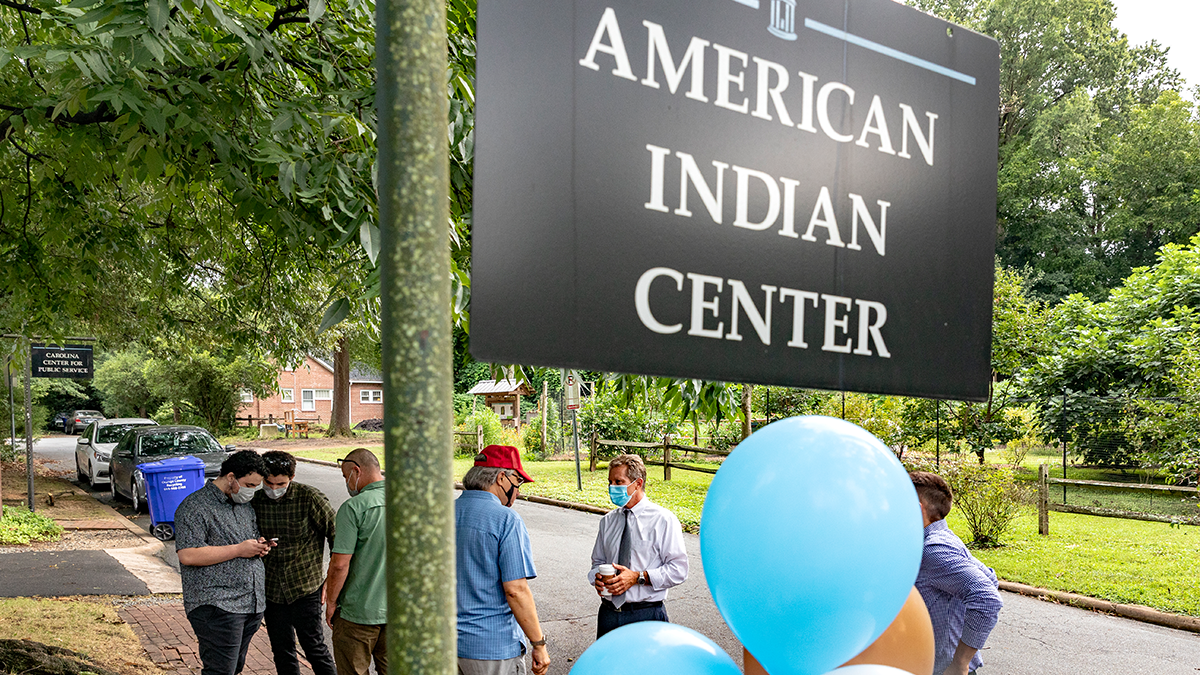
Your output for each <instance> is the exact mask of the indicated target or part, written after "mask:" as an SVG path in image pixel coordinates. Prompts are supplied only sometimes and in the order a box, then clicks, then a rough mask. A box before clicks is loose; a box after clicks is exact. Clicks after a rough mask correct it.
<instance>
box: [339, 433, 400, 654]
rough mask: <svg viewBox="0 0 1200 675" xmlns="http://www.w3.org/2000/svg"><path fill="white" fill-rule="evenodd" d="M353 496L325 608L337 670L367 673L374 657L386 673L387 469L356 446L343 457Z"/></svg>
mask: <svg viewBox="0 0 1200 675" xmlns="http://www.w3.org/2000/svg"><path fill="white" fill-rule="evenodd" d="M338 464H339V465H340V466H341V468H342V477H343V478H345V479H346V491H347V492H349V493H350V499H349V500H348V501H346V503H344V504H342V506H341V508H340V509H338V514H337V536H336V537H335V538H334V540H333V549H332V553H331V555H330V557H329V574H328V579H327V580H326V587H325V595H326V598H329V599H333V598H336V599H337V602H336V603H334V602H329V603H328V604H327V606H326V608H325V619H326V621H328V622H329V625H330V626H331V627H332V628H333V660H334V662H335V663H336V664H337V671H338V675H368V673H369V672H370V669H371V659H372V658H374V660H375V671H376V672H377V673H378V675H387V642H386V639H385V630H386V628H387V625H386V624H387V559H386V557H385V550H386V549H385V545H386V541H385V537H386V531H385V529H384V526H385V519H384V498H383V497H384V494H383V472H381V471H380V470H379V459H378V458H377V457H375V455H374V454H372V453H371V451H370V450H367V449H366V448H355V449H354V450H351V451H350V454H349V455H346V458H345V459H342V460H339V461H338Z"/></svg>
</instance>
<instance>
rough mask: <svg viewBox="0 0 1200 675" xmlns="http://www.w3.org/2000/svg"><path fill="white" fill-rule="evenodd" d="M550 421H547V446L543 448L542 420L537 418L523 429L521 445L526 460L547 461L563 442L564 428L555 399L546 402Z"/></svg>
mask: <svg viewBox="0 0 1200 675" xmlns="http://www.w3.org/2000/svg"><path fill="white" fill-rule="evenodd" d="M546 409H547V411H548V413H549V419H547V420H546V445H547V446H548V447H542V418H541V417H535V418H534V419H533V421H532V422H530V423H529V424H528V425H526V426H524V427H521V432H522V433H521V445H522V446H523V447H524V448H525V457H526V459H530V460H534V461H541V460H544V459H546V457H548V456H549V455H550V453H551V452H552V451H553V449H554V448H556V447H558V443H559V441H561V440H562V428H561V427H560V426H559V424H558V405H557V404H556V403H555V402H554V399H549V400H547V401H546Z"/></svg>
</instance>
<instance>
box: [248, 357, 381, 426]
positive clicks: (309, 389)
mask: <svg viewBox="0 0 1200 675" xmlns="http://www.w3.org/2000/svg"><path fill="white" fill-rule="evenodd" d="M289 410H291V411H294V412H295V414H296V419H298V420H309V421H312V422H316V423H318V424H329V420H330V418H331V417H332V412H333V364H332V363H329V362H327V361H325V360H324V359H319V358H316V357H314V356H311V355H306V356H305V357H304V362H303V363H301V364H300V365H298V366H296V367H294V368H281V369H280V370H279V381H278V383H277V385H276V393H275V394H273V395H271V396H269V397H266V398H259V397H257V396H254V395H253V394H251V393H249V392H244V393H243V394H242V407H241V408H239V409H238V413H237V416H238V417H241V418H245V417H246V416H247V415H250V416H252V417H263V418H269V417H274V419H283V413H284V412H286V411H289ZM382 418H383V378H382V377H381V376H380V374H379V373H374V372H370V370H369V369H367V368H364V367H362V366H361V365H357V364H356V365H353V366H351V368H350V425H351V426H353V425H355V424H358V423H359V422H361V421H363V420H369V419H382Z"/></svg>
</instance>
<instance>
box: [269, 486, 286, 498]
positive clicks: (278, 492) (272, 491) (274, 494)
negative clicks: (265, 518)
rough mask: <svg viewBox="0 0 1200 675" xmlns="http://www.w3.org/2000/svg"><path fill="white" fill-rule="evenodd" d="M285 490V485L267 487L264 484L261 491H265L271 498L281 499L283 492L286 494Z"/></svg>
mask: <svg viewBox="0 0 1200 675" xmlns="http://www.w3.org/2000/svg"><path fill="white" fill-rule="evenodd" d="M287 491H288V486H287V485H284V486H283V487H281V488H269V487H265V486H264V487H263V492H266V493H267V496H268V497H270V498H271V499H282V498H283V496H284V495H285V494H287Z"/></svg>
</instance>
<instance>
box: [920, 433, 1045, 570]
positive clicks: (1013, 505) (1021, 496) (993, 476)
mask: <svg viewBox="0 0 1200 675" xmlns="http://www.w3.org/2000/svg"><path fill="white" fill-rule="evenodd" d="M904 465H905V468H907V469H908V470H909V471H928V472H930V473H937V474H938V475H940V476H941V477H942V478H945V479H946V482H947V483H949V484H950V490H951V491H952V492H953V493H954V505H953V507H952V508H954V509H958V511H959V513H961V514H962V517H963V520H964V521H966V523H967V527H968V528H970V530H971V541H970V544H971V546H973V547H975V548H992V547H996V546H1001V545H1002V543H1003V539H1004V536H1005V535H1006V534H1007V533H1008V530H1009V528H1010V527H1011V526H1012V523H1013V521H1014V520H1015V519H1016V517H1017V515H1018V514H1019V513H1020V509H1021V504H1022V503H1024V502H1026V501H1027V500H1028V499H1027V497H1028V495H1027V489H1028V488H1027V487H1026V486H1024V485H1023V484H1022V483H1020V482H1018V481H1017V480H1016V479H1015V478H1014V476H1013V471H1012V469H1010V468H1008V467H1002V466H993V465H989V464H979V463H978V462H975V461H973V459H969V458H964V459H947V458H943V459H942V465H941V470H940V471H936V470H935V466H934V461H933V458H932V457H929V456H928V455H916V454H913V453H909V454H908V455H907V456H906V457H905V462H904Z"/></svg>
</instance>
